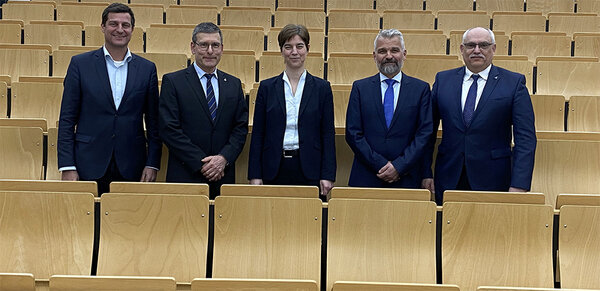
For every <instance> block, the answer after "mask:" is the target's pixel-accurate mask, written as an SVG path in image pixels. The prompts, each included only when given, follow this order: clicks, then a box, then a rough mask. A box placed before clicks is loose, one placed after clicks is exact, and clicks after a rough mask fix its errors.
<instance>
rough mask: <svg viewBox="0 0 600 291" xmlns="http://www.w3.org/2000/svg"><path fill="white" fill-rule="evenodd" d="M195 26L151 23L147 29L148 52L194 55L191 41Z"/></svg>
mask: <svg viewBox="0 0 600 291" xmlns="http://www.w3.org/2000/svg"><path fill="white" fill-rule="evenodd" d="M194 27H195V25H193V24H192V25H189V24H152V25H150V27H149V28H147V29H146V52H147V53H170V54H185V55H186V56H188V57H190V56H191V55H192V52H191V50H190V43H191V41H192V32H193V31H194ZM134 31H135V30H134Z"/></svg>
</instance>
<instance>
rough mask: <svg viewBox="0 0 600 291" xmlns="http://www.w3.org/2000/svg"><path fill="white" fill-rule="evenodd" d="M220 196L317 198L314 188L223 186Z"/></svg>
mask: <svg viewBox="0 0 600 291" xmlns="http://www.w3.org/2000/svg"><path fill="white" fill-rule="evenodd" d="M221 196H250V197H288V198H293V197H295V198H319V188H318V187H316V186H290V185H244V184H224V185H223V186H221Z"/></svg>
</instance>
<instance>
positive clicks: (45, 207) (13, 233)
mask: <svg viewBox="0 0 600 291" xmlns="http://www.w3.org/2000/svg"><path fill="white" fill-rule="evenodd" d="M0 204H2V205H3V209H2V216H1V217H0V237H2V240H0V248H1V249H2V252H0V256H1V258H0V269H2V270H4V271H8V272H29V273H31V274H33V276H34V277H35V278H36V279H42V280H43V279H46V280H47V279H49V278H50V276H51V275H53V274H73V275H90V272H91V267H92V249H93V241H94V196H93V195H92V194H90V193H66V192H45V191H31V192H29V191H28V192H19V191H0Z"/></svg>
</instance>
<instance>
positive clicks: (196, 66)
mask: <svg viewBox="0 0 600 291" xmlns="http://www.w3.org/2000/svg"><path fill="white" fill-rule="evenodd" d="M193 64H194V69H196V74H198V77H200V78H202V77H204V75H205V74H207V73H206V72H205V71H204V70H202V69H201V68H200V67H199V66H198V65H197V64H196V62H193ZM213 74H214V75H215V77H217V70H215V72H214V73H213ZM217 80H218V78H217Z"/></svg>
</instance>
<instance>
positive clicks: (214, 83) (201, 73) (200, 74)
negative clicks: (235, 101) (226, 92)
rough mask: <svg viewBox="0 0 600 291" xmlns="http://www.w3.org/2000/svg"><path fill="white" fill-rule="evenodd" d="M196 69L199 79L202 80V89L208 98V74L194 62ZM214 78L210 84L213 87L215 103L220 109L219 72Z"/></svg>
mask: <svg viewBox="0 0 600 291" xmlns="http://www.w3.org/2000/svg"><path fill="white" fill-rule="evenodd" d="M194 69H196V74H198V79H200V84H202V89H203V90H204V96H206V94H207V93H206V76H204V74H206V72H205V71H204V70H202V69H200V67H198V65H196V62H194ZM213 74H214V76H213V77H212V78H210V84H211V85H212V87H213V92H214V93H215V102H216V103H217V107H219V79H218V78H217V70H215V72H214V73H213Z"/></svg>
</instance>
